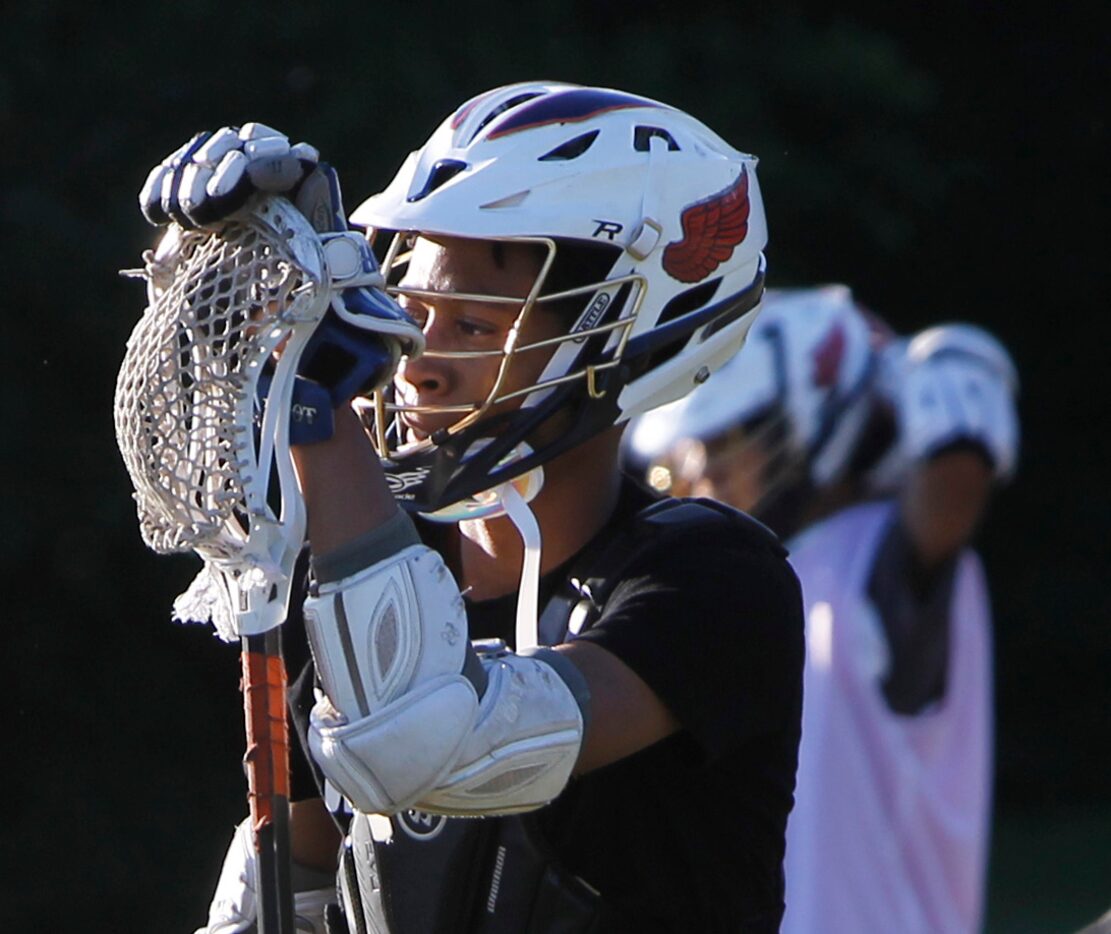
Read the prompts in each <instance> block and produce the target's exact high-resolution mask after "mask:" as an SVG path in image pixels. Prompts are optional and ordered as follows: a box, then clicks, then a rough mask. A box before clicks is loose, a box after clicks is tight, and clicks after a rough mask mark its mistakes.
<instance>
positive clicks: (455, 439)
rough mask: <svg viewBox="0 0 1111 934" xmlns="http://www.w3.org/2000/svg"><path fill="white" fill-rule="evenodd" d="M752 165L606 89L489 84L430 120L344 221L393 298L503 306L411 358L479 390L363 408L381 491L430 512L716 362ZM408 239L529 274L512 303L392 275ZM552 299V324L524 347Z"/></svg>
mask: <svg viewBox="0 0 1111 934" xmlns="http://www.w3.org/2000/svg"><path fill="white" fill-rule="evenodd" d="M755 165H756V162H755V159H754V158H752V157H751V156H745V155H743V154H741V153H739V152H737V151H736V150H734V149H732V147H729V146H728V145H727V144H726V143H724V142H723V141H721V140H720V139H719V138H718V137H716V136H715V135H714V134H713V133H712V132H711V131H710V130H708V129H707V128H706V127H704V126H703V125H702V124H700V123H698V122H697V121H695V120H693V119H692V118H691V117H689V116H688V115H686V114H684V113H682V112H681V111H677V110H675V109H673V108H670V107H667V106H666V105H663V104H660V103H658V102H655V101H649V100H647V99H645V98H637V97H633V96H632V95H628V94H624V93H622V92H617V91H609V90H606V89H598V88H580V87H577V86H574V85H555V84H529V85H516V86H511V87H509V88H499V89H495V90H494V91H491V92H488V93H487V94H485V95H480V96H479V97H478V98H476V99H474V100H472V101H470V102H468V103H467V104H465V105H464V106H463V107H462V108H460V110H459V111H457V112H456V114H454V115H453V116H452V117H450V118H448V120H446V121H445V122H444V124H442V125H441V127H440V128H439V129H438V130H437V131H436V132H435V133H434V134H433V136H432V137H431V139H430V140H429V141H428V143H427V144H426V145H425V146H424V147H423V148H422V149H421V150H419V151H418V152H417V153H414V154H413V155H412V156H410V158H409V160H407V162H406V163H405V165H403V166H402V169H401V171H400V172H399V174H398V176H397V177H396V178H395V179H394V181H393V182H392V183H391V184H390V186H388V187H387V189H386V190H385V191H383V192H382V193H381V194H380V195H376V196H374V197H373V198H371V199H369V200H368V201H367V202H365V203H364V204H363V205H362V206H360V207H359V208H358V209H357V210H356V211H355V212H354V214H353V215H352V221H353V223H356V224H360V225H363V226H365V227H367V228H368V235H369V236H371V237H372V239H374V240H375V241H376V242H377V244H378V245H379V246H380V247H386V249H385V257H384V262H383V272H384V274H385V275H386V278H387V283H388V286H389V290H390V291H391V293H392V294H394V295H395V296H396V297H398V298H399V299H400V300H401V301H402V302H403V303H412V304H416V305H420V304H426V305H428V306H431V307H433V308H434V307H435V306H436V303H437V302H445V301H458V302H478V303H483V304H484V305H487V306H501V307H514V306H515V307H516V308H517V309H518V311H517V314H516V316H515V318H514V319H512V323H507V326H506V328H505V333H504V335H503V337H504V340H503V341H501V342H499V345H498V346H495V347H489V348H483V349H482V350H481V351H479V352H474V351H467V350H466V349H464V350H462V351H461V350H460V349H458V348H454V347H441V346H437V342H436V341H431V342H430V344H429V347H428V349H427V350H426V351H425V358H426V359H427V361H429V364H428V365H432V364H433V363H436V362H438V363H439V364H441V365H443V366H451V367H459V368H462V367H466V366H480V367H484V368H486V369H487V370H488V371H490V372H492V374H493V375H492V377H491V378H490V379H489V382H488V385H487V386H486V387H485V391H484V393H483V394H481V397H480V398H471V399H466V400H461V399H459V398H451V399H450V400H446V399H445V400H444V401H445V402H450V406H449V405H443V406H441V405H439V404H438V402H437V405H435V406H430V405H426V404H414V399H413V398H411V395H410V396H407V395H406V393H405V392H404V385H403V384H404V379H403V378H402V379H399V380H398V381H395V385H394V387H393V388H392V390H389V391H386V392H384V393H382V394H380V395H379V396H378V397H377V398H375V399H374V400H373V402H372V403H368V404H366V405H365V406H364V411H367V412H368V413H369V416H370V418H371V419H372V420H373V435H374V437H375V440H376V444H377V445H378V448H379V453H380V455H382V457H383V459H384V464H385V466H386V471H387V477H388V479H389V480H390V482H391V485H392V486H393V491H394V494H395V496H396V497H397V498H398V499H399V500H400V501H401V502H402V503H404V504H406V505H407V506H408V507H409V508H413V509H416V510H418V511H421V512H431V511H436V510H439V509H441V508H442V507H444V506H447V505H450V504H452V503H454V502H456V501H457V500H463V499H465V498H467V497H472V496H473V495H474V494H475V493H481V492H483V491H486V490H490V489H491V488H493V487H496V486H497V485H499V484H500V483H503V482H505V481H507V480H509V479H512V478H513V477H514V476H518V475H520V474H522V473H525V472H527V471H530V470H532V469H533V468H535V467H537V466H539V465H541V464H544V463H547V462H549V461H551V460H552V459H553V458H555V457H557V456H559V455H560V454H562V453H563V452H565V451H567V450H569V449H570V448H572V447H574V446H576V445H578V444H581V443H582V442H583V441H585V440H587V439H589V438H590V437H592V436H593V435H596V434H598V433H600V432H602V431H604V430H606V429H607V428H609V427H611V426H613V425H616V424H620V423H622V422H624V421H626V420H627V419H629V418H630V417H632V416H633V415H636V414H637V413H639V412H641V411H645V410H646V409H648V408H651V407H654V406H656V405H660V404H662V403H664V402H668V401H671V400H673V399H676V398H679V397H681V396H683V395H685V394H686V392H688V391H689V390H690V389H691V388H693V387H694V386H695V385H697V384H698V383H699V382H701V381H703V380H704V379H705V378H706V377H707V376H708V375H709V373H710V372H712V371H713V370H716V369H717V368H718V367H719V366H721V365H722V363H724V362H725V361H726V360H727V359H729V358H730V357H731V356H732V355H733V354H734V353H735V352H736V351H737V350H738V349H739V347H740V345H741V344H742V343H743V341H744V336H745V333H746V332H747V330H748V327H749V325H750V324H751V321H752V317H753V314H754V311H755V309H756V308H757V307H758V304H759V300H760V296H761V294H762V291H763V269H764V262H763V254H762V252H761V251H762V249H763V246H764V243H765V241H766V228H765V225H764V218H763V210H762V204H761V201H760V196H759V189H758V186H757V185H756V179H755ZM416 237H421V238H424V239H430V240H432V241H434V242H440V243H446V244H450V243H452V242H454V241H457V240H464V241H474V240H484V241H489V242H490V244H491V246H492V247H496V245H497V244H504V245H506V248H507V249H515V248H516V247H515V246H511V245H523V246H525V247H527V248H528V249H529V250H530V251H532V252H533V253H534V254H535V255H536V256H537V257H538V261H537V265H538V272H537V274H536V277H535V279H534V281H533V282H532V285H531V287H530V288H528V289H527V294H520V293H518V294H514V295H490V294H486V292H485V291H475V292H451V291H449V292H445V291H443V290H438V289H437V288H436V284H435V283H424V282H421V281H420V276H417V277H416V278H417V281H416V282H413V281H411V280H407V279H406V271H407V266H408V265H409V263H410V262H411V259H412V245H413V242H414V239H415V238H416ZM556 308H558V309H559V311H558V312H556V313H557V314H559V315H560V316H562V323H561V324H560V325H559V327H558V328H557V329H556V331H557V332H558V333H556V332H553V331H551V330H549V331H548V332H544V331H543V329H541V330H540V333H546V336H544V337H543V338H541V339H540V340H530V339H529V337H528V335H529V334H530V333H532V334H535V333H538V329H537V323H538V321H539V319H540V318H541V317H547V318H549V319H550V318H551V315H550V314H549V315H545V313H546V312H551V311H552V309H556ZM540 355H544V357H545V358H546V361H545V363H544V365H543V366H542V367H541V368H540V372H539V375H538V376H536V378H535V379H532V378H530V379H528V380H524V381H522V379H521V375H522V373H526V372H527V373H530V374H531V373H532V372H533V371H534V370H535V369H536V362H535V361H537V360H538V359H539V358H540ZM482 358H486V359H482ZM495 360H496V362H495ZM526 361H530V362H527V363H526ZM449 416H450V417H449ZM422 420H423V421H424V422H425V425H426V426H432V430H430V431H413V430H412V428H413V427H414V425H416V424H418V423H420V422H421V421H422Z"/></svg>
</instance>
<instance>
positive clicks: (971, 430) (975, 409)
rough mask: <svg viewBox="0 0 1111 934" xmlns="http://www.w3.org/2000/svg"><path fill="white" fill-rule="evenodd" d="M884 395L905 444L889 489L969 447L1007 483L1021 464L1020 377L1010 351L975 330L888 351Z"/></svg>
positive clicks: (898, 344)
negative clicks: (917, 467)
mask: <svg viewBox="0 0 1111 934" xmlns="http://www.w3.org/2000/svg"><path fill="white" fill-rule="evenodd" d="M881 383H882V385H883V387H884V393H885V395H887V397H888V401H889V402H890V403H891V404H892V406H893V408H894V411H895V416H896V422H897V425H898V440H897V442H896V445H895V448H894V450H893V452H892V454H891V455H890V456H889V457H888V458H887V459H886V463H885V464H883V465H881V468H880V469H881V472H882V473H884V474H885V475H886V477H887V478H888V479H887V483H888V485H890V483H891V481H892V480H897V479H898V478H899V477H901V476H903V475H905V473H906V471H907V470H910V469H911V468H912V467H913V465H914V464H916V463H919V462H921V461H924V460H928V459H929V458H930V457H932V456H934V455H935V454H937V453H939V452H940V451H942V450H944V449H946V448H949V447H951V446H953V445H955V444H959V443H961V442H967V443H971V444H974V445H977V446H979V447H980V448H981V449H982V450H983V452H984V454H985V456H986V457H987V458H988V460H989V461H990V462H991V464H992V466H993V468H994V471H995V476H996V478H997V479H999V480H1003V481H1006V480H1008V479H1009V478H1010V477H1011V476H1012V475H1013V473H1014V470H1015V465H1016V462H1017V459H1018V445H1019V426H1018V417H1017V414H1016V410H1015V397H1016V396H1017V394H1018V375H1017V373H1016V371H1015V367H1014V363H1013V362H1012V361H1011V358H1010V355H1009V354H1008V353H1007V351H1006V349H1005V348H1004V347H1003V345H1002V344H1000V343H999V341H997V340H996V339H995V338H994V337H993V336H992V335H990V334H988V333H987V332H986V331H984V330H982V329H981V328H978V327H975V326H973V325H970V324H946V325H941V326H938V327H933V328H928V329H927V330H925V331H922V332H920V333H919V334H917V335H915V336H914V337H912V338H911V339H910V340H907V341H895V342H892V344H890V345H889V346H888V347H887V348H886V350H885V352H884V377H883V379H882V380H881Z"/></svg>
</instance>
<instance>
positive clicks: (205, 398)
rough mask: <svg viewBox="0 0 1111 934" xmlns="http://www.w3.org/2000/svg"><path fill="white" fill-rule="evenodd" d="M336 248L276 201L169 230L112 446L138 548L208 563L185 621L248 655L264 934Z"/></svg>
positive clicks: (178, 609)
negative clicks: (317, 370)
mask: <svg viewBox="0 0 1111 934" xmlns="http://www.w3.org/2000/svg"><path fill="white" fill-rule="evenodd" d="M330 236H332V235H324V236H323V237H322V236H320V235H318V234H317V233H316V232H315V231H314V230H313V229H312V228H311V227H310V226H309V224H308V222H307V221H306V220H305V219H304V217H303V216H302V215H301V214H300V213H299V212H298V211H297V210H295V209H294V208H293V207H292V205H291V204H289V202H287V201H285V200H284V199H282V198H279V197H276V196H263V197H256V199H255V200H254V201H253V202H252V203H251V204H250V205H249V207H248V209H247V210H246V211H243V212H240V213H239V214H237V215H236V217H235V219H234V220H233V221H229V222H227V223H225V224H223V225H221V226H220V227H218V228H215V229H213V230H197V231H186V230H183V229H182V228H180V227H177V226H172V227H170V228H169V229H168V231H167V233H166V234H165V235H164V236H163V238H162V240H161V242H160V243H159V245H158V247H157V249H156V250H154V251H148V252H147V253H146V254H144V259H145V261H146V268H145V269H144V270H141V271H139V273H138V274H139V275H142V276H143V277H145V278H146V279H147V291H148V307H147V310H146V312H145V313H144V315H143V317H142V318H141V319H140V321H139V323H138V325H137V326H136V327H135V329H134V331H133V332H132V334H131V337H130V339H129V341H128V348H127V353H126V356H125V358H124V361H123V365H122V367H121V369H120V373H119V378H118V381H117V386H116V400H115V427H116V437H117V441H118V443H119V447H120V451H121V453H122V455H123V459H124V462H125V464H126V465H127V469H128V473H129V474H130V475H131V480H132V483H133V485H134V487H135V501H136V503H137V506H138V514H139V524H140V530H141V532H142V536H143V540H144V541H145V542H146V544H147V545H149V546H150V547H151V548H152V549H154V550H155V551H157V552H160V553H170V552H183V551H189V550H192V551H195V552H196V553H197V554H198V555H199V556H200V557H201V558H202V559H203V561H204V568H203V570H202V571H201V573H200V574H199V575H198V577H197V579H196V580H195V581H194V583H193V584H192V586H191V587H190V588H189V590H188V591H187V592H186V593H185V594H183V595H182V596H181V597H179V598H178V600H177V601H176V603H175V614H176V615H177V616H178V617H179V618H181V619H194V620H202V621H203V620H208V619H211V620H212V622H213V623H214V624H215V626H216V629H217V631H218V633H219V634H220V635H221V636H222V637H223V638H224V639H226V640H228V641H231V640H232V639H234V638H236V637H238V638H239V639H241V642H242V664H243V695H244V712H245V717H246V726H247V752H246V756H245V762H246V766H247V778H248V787H249V800H250V806H251V818H252V824H253V827H254V832H255V843H256V846H257V848H258V857H259V862H258V867H259V910H258V914H259V919H258V920H259V930H260V931H261V932H262V934H293V932H294V927H293V908H292V905H293V899H292V888H291V885H290V880H289V865H290V862H289V840H288V815H289V740H288V732H287V724H286V714H285V685H286V673H285V667H284V664H283V661H282V656H281V639H280V630H279V629H278V628H277V627H278V626H279V624H280V623H281V622H282V621H283V620H284V619H285V617H286V612H287V608H288V604H289V597H290V589H291V583H292V576H293V568H294V564H295V562H296V559H297V556H298V554H299V552H300V550H301V547H302V545H303V542H304V536H305V509H304V504H303V502H302V499H301V496H300V493H299V491H298V488H297V482H296V477H295V474H294V471H293V464H292V461H291V459H290V457H289V441H290V437H289V435H290V412H291V402H292V398H293V391H294V390H293V387H294V381H295V376H296V371H297V366H298V362H299V360H300V358H301V356H302V352H303V351H304V349H305V345H306V342H307V341H308V340H309V339H310V337H311V336H312V333H313V331H314V329H315V328H316V326H317V324H318V323H319V322H320V320H321V319H322V317H323V316H324V314H325V312H326V311H327V309H328V308H329V304H330V301H331V299H332V296H333V291H334V282H335V281H336V279H337V276H336V275H333V274H332V272H330V268H329V262H328V258H329V254H335V256H336V257H339V258H341V259H342V257H343V256H344V255H346V256H349V255H350V250H351V241H350V240H348V241H347V242H346V243H344V242H343V239H344V237H350V236H351V235H346V234H336V235H334V236H332V239H331V240H329V237H330ZM329 247H332V249H331V250H330V249H329ZM360 284H365V283H360ZM260 380H261V381H262V385H263V387H266V388H265V392H264V393H262V392H260ZM267 384H268V386H267ZM262 395H265V399H261V398H260V396H262Z"/></svg>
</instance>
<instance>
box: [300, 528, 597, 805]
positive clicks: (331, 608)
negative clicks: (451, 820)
mask: <svg viewBox="0 0 1111 934" xmlns="http://www.w3.org/2000/svg"><path fill="white" fill-rule="evenodd" d="M305 623H306V628H307V630H308V633H309V641H310V645H311V647H312V652H313V658H314V660H315V662H316V666H317V671H318V674H319V676H320V680H321V684H322V686H323V689H324V690H323V696H321V697H320V698H319V699H318V702H317V704H316V706H315V707H314V708H313V711H312V715H311V717H310V725H309V745H310V749H311V752H312V755H313V757H314V759H315V760H316V762H317V763H318V764H319V766H320V768H321V770H322V771H323V772H324V774H325V775H326V776H327V777H328V779H329V780H330V781H331V782H332V784H334V785H335V786H336V787H337V788H338V789H339V790H340V791H341V792H342V793H343V795H344V796H345V797H347V798H348V799H349V800H350V801H351V803H352V804H353V805H355V807H357V808H358V809H359V810H361V811H365V812H368V813H382V814H390V813H396V812H398V811H402V810H406V809H408V808H412V807H419V808H421V809H422V810H426V811H435V812H439V813H448V814H464V815H466V814H470V815H480V814H505V813H513V812H516V811H523V810H529V809H532V808H536V807H539V806H541V805H543V804H546V803H547V802H548V801H551V800H552V799H553V798H554V797H555V796H556V795H558V794H559V792H560V791H562V789H563V787H564V785H565V784H566V783H567V780H568V779H569V778H570V775H571V770H572V768H573V767H574V764H575V761H576V759H577V758H578V753H579V748H580V746H581V743H582V736H583V730H584V710H585V709H586V706H585V705H586V704H587V699H586V697H587V696H586V690H585V681H584V680H583V678H582V675H581V674H579V672H578V670H577V669H576V668H575V667H574V665H573V664H572V663H571V662H569V661H568V660H567V659H565V658H563V657H562V656H559V655H558V653H555V652H552V651H551V650H545V649H541V650H538V651H537V653H536V654H535V655H531V656H518V655H514V654H513V653H510V652H504V651H503V652H498V653H495V654H488V655H484V656H481V657H480V656H478V655H477V654H476V653H475V651H474V649H473V648H472V646H471V645H470V642H469V641H468V638H467V619H466V611H465V607H464V604H463V599H462V597H461V596H460V594H459V590H458V587H457V586H456V584H455V581H454V579H453V578H452V576H451V574H450V573H449V572H448V570H447V568H446V567H445V566H444V563H443V560H442V559H441V558H440V556H439V555H438V554H437V553H436V552H434V551H432V550H431V549H429V548H427V547H425V546H424V545H410V546H408V547H405V548H403V549H402V550H400V551H398V552H396V553H395V554H393V555H391V556H390V557H389V558H386V559H385V560H382V561H378V562H376V563H374V564H372V565H371V566H370V567H367V568H366V569H364V570H362V571H359V572H357V573H355V574H353V575H351V576H349V577H345V578H342V579H340V580H338V581H336V582H334V583H330V584H325V585H322V586H321V587H320V588H319V591H318V593H317V594H315V595H314V596H312V597H310V598H309V599H308V600H307V601H306V604H305Z"/></svg>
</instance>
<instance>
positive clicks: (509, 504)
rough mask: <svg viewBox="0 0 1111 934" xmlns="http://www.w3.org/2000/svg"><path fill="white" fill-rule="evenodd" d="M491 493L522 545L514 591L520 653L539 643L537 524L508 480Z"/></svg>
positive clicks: (517, 644)
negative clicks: (519, 581) (515, 594)
mask: <svg viewBox="0 0 1111 934" xmlns="http://www.w3.org/2000/svg"><path fill="white" fill-rule="evenodd" d="M495 493H497V496H498V499H499V500H500V501H501V504H502V507H503V508H504V509H505V514H506V515H507V516H509V520H510V522H512V523H513V525H514V526H516V528H517V531H518V533H520V536H521V541H522V542H523V543H524V546H525V559H524V562H523V563H522V566H521V587H520V592H519V593H518V595H517V633H516V650H517V652H518V653H520V652H523V651H525V650H526V649H534V648H536V646H537V645H538V644H539V639H538V638H537V633H536V621H537V619H538V618H539V617H538V614H539V601H540V526H539V524H538V523H537V521H536V516H534V515H533V514H532V510H531V509H529V507H528V504H527V503H526V502H525V501H524V499H523V498H522V496H521V494H520V493H518V492H517V488H516V487H515V486H513V484H512V483H503V484H502V485H501V486H499V487H498V488H497V489H496V490H495Z"/></svg>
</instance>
